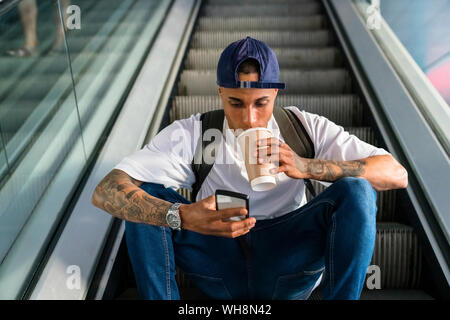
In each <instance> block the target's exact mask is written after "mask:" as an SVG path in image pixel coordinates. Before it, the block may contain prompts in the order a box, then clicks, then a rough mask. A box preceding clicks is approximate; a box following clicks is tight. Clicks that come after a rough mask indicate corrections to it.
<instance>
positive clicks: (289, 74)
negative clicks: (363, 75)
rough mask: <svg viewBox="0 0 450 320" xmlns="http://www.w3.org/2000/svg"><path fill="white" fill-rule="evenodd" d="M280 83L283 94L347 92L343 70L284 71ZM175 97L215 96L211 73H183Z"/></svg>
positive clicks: (348, 90)
mask: <svg viewBox="0 0 450 320" xmlns="http://www.w3.org/2000/svg"><path fill="white" fill-rule="evenodd" d="M280 81H282V82H285V83H286V89H284V90H283V93H286V94H290V93H296V94H325V93H326V94H343V93H349V92H350V90H351V80H350V75H349V74H348V72H347V70H345V69H329V70H312V71H310V70H286V69H284V70H283V69H282V70H281V72H280ZM178 94H179V95H215V94H217V85H216V71H215V70H186V71H183V73H182V74H181V77H180V81H179V83H178Z"/></svg>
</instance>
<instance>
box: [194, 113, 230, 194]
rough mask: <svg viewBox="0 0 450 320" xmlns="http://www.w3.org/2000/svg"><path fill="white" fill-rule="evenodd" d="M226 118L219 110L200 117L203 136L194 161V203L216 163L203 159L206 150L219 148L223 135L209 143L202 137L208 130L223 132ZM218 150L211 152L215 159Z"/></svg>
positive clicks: (199, 140) (197, 146) (199, 139)
mask: <svg viewBox="0 0 450 320" xmlns="http://www.w3.org/2000/svg"><path fill="white" fill-rule="evenodd" d="M224 118H225V114H224V112H223V109H219V110H213V111H209V112H205V113H203V114H202V115H201V116H200V122H201V127H202V130H201V135H200V137H199V138H198V141H197V145H196V147H195V153H194V158H193V160H192V164H191V165H192V170H193V171H194V175H195V182H194V184H193V185H192V202H195V200H196V198H197V193H198V192H199V191H200V187H201V186H202V184H203V181H205V179H206V176H207V175H208V173H209V172H210V171H211V169H212V167H213V165H214V161H212V162H211V163H207V162H206V161H205V159H204V157H203V155H204V150H206V149H207V147H208V146H209V145H210V144H211V143H214V147H218V146H219V145H220V142H221V138H222V135H221V136H220V139H219V140H212V141H208V140H206V141H205V139H203V138H202V137H204V136H205V132H206V131H207V130H208V129H217V130H219V131H220V132H222V131H223V120H224ZM216 150H217V148H214V149H213V151H212V152H211V155H212V157H213V158H215V156H216V154H215V151H216Z"/></svg>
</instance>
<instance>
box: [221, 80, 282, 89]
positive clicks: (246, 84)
mask: <svg viewBox="0 0 450 320" xmlns="http://www.w3.org/2000/svg"><path fill="white" fill-rule="evenodd" d="M217 85H219V86H221V87H225V88H234V89H237V88H240V89H250V88H259V89H285V88H286V84H285V83H283V82H259V81H236V82H234V83H219V82H217Z"/></svg>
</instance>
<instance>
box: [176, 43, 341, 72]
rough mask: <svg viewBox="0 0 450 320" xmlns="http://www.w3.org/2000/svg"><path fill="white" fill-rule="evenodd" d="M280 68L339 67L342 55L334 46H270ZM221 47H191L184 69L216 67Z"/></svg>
mask: <svg viewBox="0 0 450 320" xmlns="http://www.w3.org/2000/svg"><path fill="white" fill-rule="evenodd" d="M272 49H273V51H274V52H275V54H276V56H277V58H278V61H279V65H280V68H281V69H283V68H302V69H308V68H318V69H320V68H339V67H341V66H342V65H343V59H342V55H341V53H340V52H339V50H337V49H336V48H313V49H306V48H304V49H284V48H283V49H280V48H272ZM221 53H222V49H193V50H190V51H189V54H188V55H187V58H186V65H185V69H187V70H190V69H197V70H207V69H216V68H217V62H218V61H219V57H220V54H221Z"/></svg>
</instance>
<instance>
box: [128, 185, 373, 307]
mask: <svg viewBox="0 0 450 320" xmlns="http://www.w3.org/2000/svg"><path fill="white" fill-rule="evenodd" d="M140 188H142V189H143V190H145V191H146V192H148V193H149V194H151V195H152V196H155V197H157V198H160V199H164V200H167V201H170V202H181V203H189V201H188V200H186V199H185V198H184V197H182V196H181V195H179V194H178V193H177V192H176V191H174V190H173V189H166V188H164V186H163V185H161V184H154V183H143V184H142V185H141V186H140ZM376 211H377V207H376V192H375V190H374V189H373V188H372V186H371V185H370V184H369V182H368V181H367V180H365V179H362V178H350V177H347V178H343V179H340V180H338V181H336V182H335V183H333V184H332V185H331V186H330V187H328V188H327V189H325V191H323V192H322V193H320V194H319V195H318V196H317V197H315V198H314V199H313V200H311V201H310V202H308V203H307V204H306V205H304V206H302V207H300V208H299V209H297V210H294V211H292V212H290V213H287V214H285V215H283V216H281V217H277V218H274V219H268V220H258V221H257V222H256V225H255V227H253V229H251V231H250V232H249V233H247V234H246V235H244V236H243V237H244V238H245V240H246V241H247V242H248V244H249V247H250V249H251V258H249V259H247V258H246V255H245V254H244V252H243V250H242V248H241V246H240V243H239V241H238V239H237V238H235V239H231V238H224V237H217V236H208V235H203V234H199V233H196V232H193V231H189V230H180V231H176V230H175V231H174V230H172V229H170V228H168V227H160V226H152V225H146V224H139V223H132V222H128V221H127V222H126V242H127V247H128V252H129V256H130V260H131V264H132V267H133V271H134V274H135V277H136V282H137V287H138V291H139V294H140V296H141V298H143V299H164V300H165V299H169V300H170V299H180V295H179V291H178V287H177V283H176V281H175V265H177V266H178V267H179V268H180V269H181V270H182V271H183V272H184V273H185V274H186V276H187V277H188V278H189V279H190V280H191V281H192V282H193V283H194V285H195V286H196V287H197V288H198V289H200V290H201V291H203V292H204V293H205V294H206V295H207V296H209V297H211V298H213V299H307V298H308V297H309V295H310V294H311V292H312V290H313V287H314V284H315V283H316V282H317V280H318V279H319V277H320V275H321V274H322V272H323V271H324V270H325V272H324V277H323V279H322V286H321V287H322V296H323V298H324V299H359V296H360V294H361V291H362V288H363V284H364V280H365V275H366V270H367V267H368V266H369V263H370V261H371V258H372V253H373V249H374V243H375V234H376V221H375V218H376ZM250 215H251V212H250Z"/></svg>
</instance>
